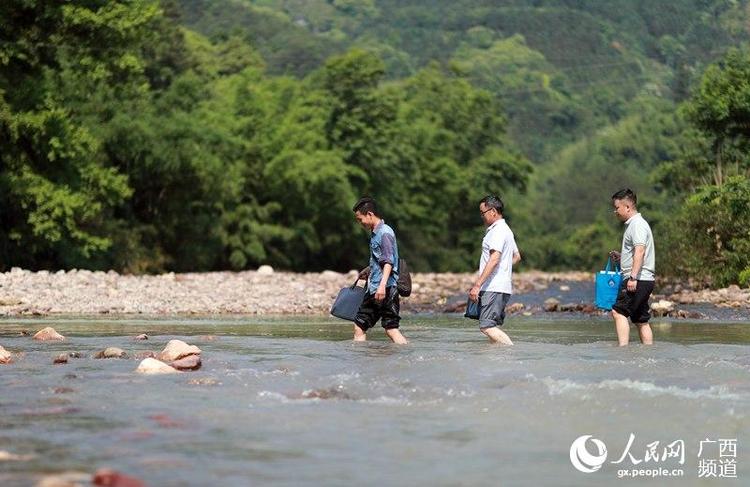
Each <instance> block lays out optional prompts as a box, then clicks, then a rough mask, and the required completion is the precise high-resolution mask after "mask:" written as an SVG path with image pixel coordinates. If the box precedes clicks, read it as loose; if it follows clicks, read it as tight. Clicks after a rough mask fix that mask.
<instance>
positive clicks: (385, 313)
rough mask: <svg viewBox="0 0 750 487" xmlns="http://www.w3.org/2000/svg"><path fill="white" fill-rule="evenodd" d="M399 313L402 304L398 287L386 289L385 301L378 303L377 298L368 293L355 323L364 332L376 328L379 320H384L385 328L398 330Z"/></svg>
mask: <svg viewBox="0 0 750 487" xmlns="http://www.w3.org/2000/svg"><path fill="white" fill-rule="evenodd" d="M399 311H400V304H399V299H398V289H397V288H396V286H391V287H388V288H386V290H385V299H383V301H380V302H378V301H376V300H375V296H374V295H372V294H370V293H369V292H368V293H367V294H365V299H364V300H363V301H362V304H361V305H360V307H359V311H358V312H357V317H356V318H355V319H354V323H355V324H356V325H357V326H358V327H360V328H361V329H362V330H363V331H367V330H369V329H370V328H372V327H373V326H375V324H376V323H377V322H378V320H380V319H382V320H383V322H382V325H383V328H385V329H386V330H392V329H395V328H398V326H399V321H401V317H400V316H399Z"/></svg>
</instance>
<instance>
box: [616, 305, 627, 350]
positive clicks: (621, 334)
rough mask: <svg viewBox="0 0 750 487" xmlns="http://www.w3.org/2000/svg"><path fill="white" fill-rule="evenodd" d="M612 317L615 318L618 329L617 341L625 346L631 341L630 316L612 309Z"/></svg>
mask: <svg viewBox="0 0 750 487" xmlns="http://www.w3.org/2000/svg"><path fill="white" fill-rule="evenodd" d="M612 318H614V319H615V331H617V343H619V344H620V346H621V347H624V346H625V345H627V344H628V341H630V322H629V321H628V317H627V316H625V315H621V314H620V313H618V312H617V311H615V310H612Z"/></svg>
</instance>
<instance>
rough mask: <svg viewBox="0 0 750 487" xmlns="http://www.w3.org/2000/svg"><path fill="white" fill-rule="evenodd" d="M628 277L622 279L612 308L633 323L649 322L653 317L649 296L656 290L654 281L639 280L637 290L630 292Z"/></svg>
mask: <svg viewBox="0 0 750 487" xmlns="http://www.w3.org/2000/svg"><path fill="white" fill-rule="evenodd" d="M627 285H628V281H627V279H626V280H624V281H622V284H621V285H620V292H619V293H618V294H617V301H615V305H614V306H612V309H613V310H615V311H617V312H618V313H620V314H621V315H623V316H627V317H628V318H630V321H632V322H633V323H648V320H650V319H651V313H649V311H650V308H649V307H648V298H649V296H651V293H652V292H653V291H654V281H638V285H637V286H636V287H635V292H632V293H631V292H628V288H627Z"/></svg>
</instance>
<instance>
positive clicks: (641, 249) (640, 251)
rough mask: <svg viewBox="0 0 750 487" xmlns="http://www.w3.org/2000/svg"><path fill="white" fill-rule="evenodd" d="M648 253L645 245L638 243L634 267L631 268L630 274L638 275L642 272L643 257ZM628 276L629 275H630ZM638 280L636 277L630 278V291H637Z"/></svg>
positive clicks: (634, 253)
mask: <svg viewBox="0 0 750 487" xmlns="http://www.w3.org/2000/svg"><path fill="white" fill-rule="evenodd" d="M645 255H646V246H645V245H636V246H635V250H634V252H633V267H632V268H631V269H630V276H632V277H636V276H638V274H639V273H640V272H641V266H643V257H644V256H645ZM630 276H628V277H630ZM637 284H638V281H636V280H635V279H630V278H628V291H630V292H633V291H635V288H636V285H637Z"/></svg>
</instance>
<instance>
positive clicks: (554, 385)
mask: <svg viewBox="0 0 750 487" xmlns="http://www.w3.org/2000/svg"><path fill="white" fill-rule="evenodd" d="M526 379H528V380H529V381H531V382H541V383H542V384H544V385H545V386H546V387H547V389H548V391H549V393H550V395H551V396H556V395H561V394H566V393H569V392H577V393H581V392H583V393H584V394H586V393H591V392H595V391H598V390H612V391H616V390H630V391H634V392H638V393H641V394H644V395H647V396H659V395H669V396H674V397H680V398H686V399H716V400H738V399H742V398H743V397H744V396H743V395H740V394H735V393H732V392H730V391H729V388H727V387H726V386H723V385H718V386H711V387H709V388H707V389H688V388H684V387H677V386H659V385H656V384H654V383H652V382H643V381H638V380H630V379H606V380H603V381H601V382H593V383H581V382H575V381H572V380H569V379H553V378H552V377H544V378H542V379H539V378H537V377H536V376H534V375H533V374H527V375H526ZM584 397H587V396H585V395H584Z"/></svg>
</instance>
